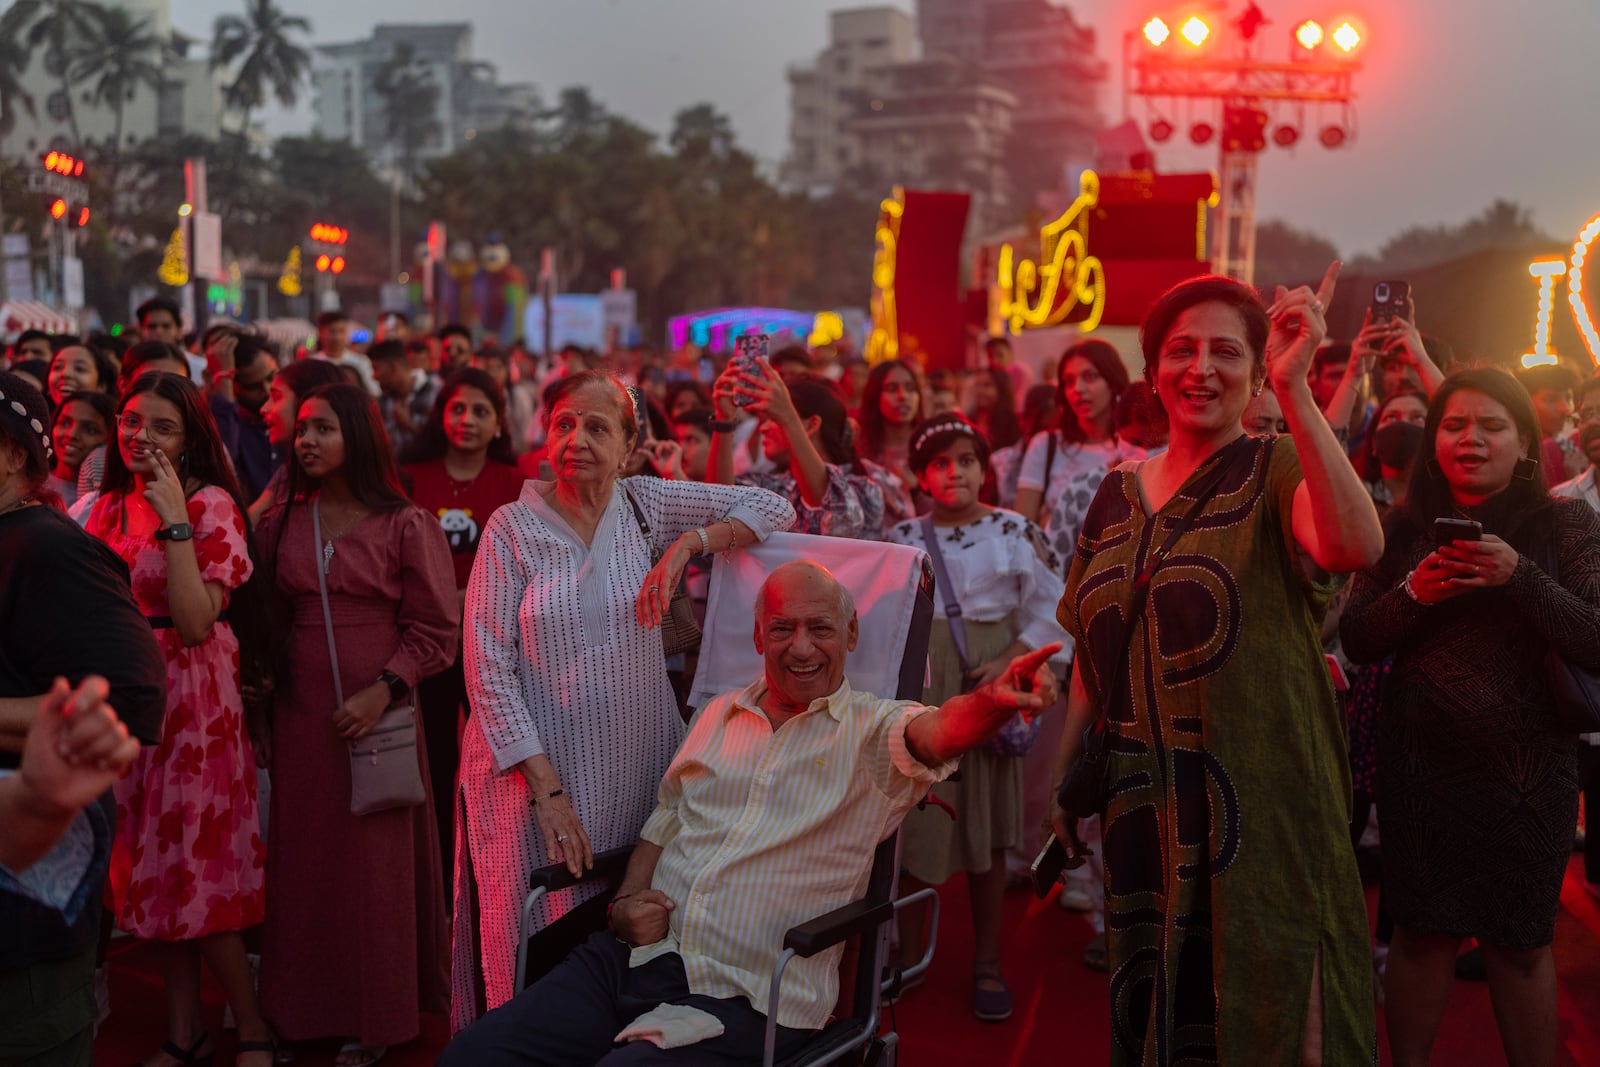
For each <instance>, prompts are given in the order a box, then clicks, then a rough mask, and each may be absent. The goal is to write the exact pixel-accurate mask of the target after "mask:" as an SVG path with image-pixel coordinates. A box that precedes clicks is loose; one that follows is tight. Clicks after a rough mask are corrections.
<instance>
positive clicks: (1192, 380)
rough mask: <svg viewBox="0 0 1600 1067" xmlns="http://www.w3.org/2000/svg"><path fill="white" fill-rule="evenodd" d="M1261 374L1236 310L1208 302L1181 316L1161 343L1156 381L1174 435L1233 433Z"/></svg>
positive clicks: (1184, 311)
mask: <svg viewBox="0 0 1600 1067" xmlns="http://www.w3.org/2000/svg"><path fill="white" fill-rule="evenodd" d="M1259 375H1260V372H1259V371H1258V370H1257V369H1256V365H1255V358H1254V355H1253V354H1252V353H1251V351H1250V347H1249V344H1248V343H1247V341H1246V335H1245V322H1244V316H1242V315H1240V314H1239V312H1238V311H1236V310H1235V309H1233V308H1231V307H1229V306H1228V305H1226V304H1221V303H1206V304H1196V305H1195V306H1194V307H1191V308H1186V309H1184V310H1183V311H1181V312H1179V314H1178V316H1177V318H1175V319H1174V320H1173V322H1172V327H1171V328H1170V329H1169V330H1167V335H1166V337H1165V338H1164V339H1163V340H1162V342H1161V355H1160V362H1159V363H1158V364H1157V365H1156V376H1155V377H1156V383H1155V384H1156V393H1157V394H1158V395H1159V396H1160V397H1161V404H1162V406H1163V407H1165V408H1166V410H1167V416H1168V418H1169V419H1170V421H1171V426H1172V434H1173V436H1174V437H1179V436H1187V437H1191V438H1200V439H1211V438H1214V437H1217V436H1218V435H1220V434H1224V433H1227V432H1229V431H1230V430H1232V431H1237V430H1238V429H1239V420H1240V418H1241V416H1242V415H1243V414H1244V409H1245V405H1247V404H1248V403H1249V402H1250V393H1251V390H1252V389H1254V388H1255V385H1256V383H1257V381H1258V380H1259Z"/></svg>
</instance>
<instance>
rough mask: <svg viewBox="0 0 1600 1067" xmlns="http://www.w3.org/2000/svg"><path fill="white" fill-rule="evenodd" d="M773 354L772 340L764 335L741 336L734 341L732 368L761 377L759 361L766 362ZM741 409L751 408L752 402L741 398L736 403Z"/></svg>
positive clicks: (750, 334)
mask: <svg viewBox="0 0 1600 1067" xmlns="http://www.w3.org/2000/svg"><path fill="white" fill-rule="evenodd" d="M771 353H772V338H771V337H770V336H768V335H767V334H764V333H746V334H740V335H739V336H738V337H735V338H734V339H733V361H732V364H731V365H732V366H733V367H734V368H735V369H736V370H741V371H744V372H745V373H746V374H753V375H757V376H759V375H760V374H761V368H760V367H759V366H757V361H758V360H764V359H766V358H767V357H768V356H769V355H771ZM734 403H735V404H738V405H739V406H740V407H742V408H745V407H749V406H750V404H751V400H750V398H749V397H747V396H741V397H739V398H738V399H737V400H735V401H734Z"/></svg>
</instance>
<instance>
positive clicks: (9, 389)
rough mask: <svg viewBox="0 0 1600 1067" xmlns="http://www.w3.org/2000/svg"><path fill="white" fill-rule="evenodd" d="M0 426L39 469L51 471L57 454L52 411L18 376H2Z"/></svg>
mask: <svg viewBox="0 0 1600 1067" xmlns="http://www.w3.org/2000/svg"><path fill="white" fill-rule="evenodd" d="M0 422H3V424H4V426H5V429H6V437H8V438H9V439H11V440H12V441H15V442H16V443H17V444H18V445H19V446H20V447H22V448H25V449H27V450H28V451H29V452H30V453H31V454H32V457H33V459H34V462H35V463H36V464H37V465H38V466H39V467H41V468H42V469H44V470H47V471H48V470H49V469H50V464H51V460H52V458H53V456H54V454H55V449H54V448H52V447H51V445H50V426H49V422H50V408H49V406H48V405H46V404H45V402H44V397H43V396H41V395H40V393H39V390H37V389H35V388H34V387H33V386H31V385H29V384H28V383H27V382H26V381H25V380H23V379H22V378H20V377H18V376H17V375H15V374H0Z"/></svg>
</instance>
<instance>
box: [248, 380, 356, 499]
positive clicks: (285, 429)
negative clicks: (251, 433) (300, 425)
mask: <svg viewBox="0 0 1600 1067" xmlns="http://www.w3.org/2000/svg"><path fill="white" fill-rule="evenodd" d="M346 381H347V379H346V377H345V373H344V371H343V370H341V369H340V368H339V364H337V363H333V362H331V361H329V360H326V359H301V360H296V361H295V362H293V363H290V364H288V365H287V366H284V367H283V368H281V369H280V370H279V371H278V373H277V374H276V375H274V376H273V379H272V385H271V386H270V387H269V388H268V389H267V400H266V403H264V404H262V405H261V422H262V424H263V425H264V426H265V427H266V429H267V444H268V445H269V446H270V447H271V449H272V455H273V458H274V460H275V461H276V463H277V464H278V467H277V470H275V471H274V472H273V475H272V478H271V479H270V480H269V481H268V482H267V487H266V488H265V489H263V490H262V491H261V495H260V496H258V497H256V499H255V500H253V501H251V503H250V511H249V515H250V523H251V525H254V524H256V523H258V522H260V521H261V516H263V515H265V514H266V513H267V512H268V511H269V510H270V509H271V508H272V506H273V505H274V504H282V503H283V501H284V494H285V493H286V492H287V490H288V479H289V467H290V465H291V457H290V453H291V452H292V451H293V445H294V423H295V418H296V417H297V416H298V415H299V413H300V398H301V397H303V396H305V395H306V394H308V393H310V392H311V391H312V390H313V389H318V388H321V387H322V386H324V385H343V384H344V383H345V382H346Z"/></svg>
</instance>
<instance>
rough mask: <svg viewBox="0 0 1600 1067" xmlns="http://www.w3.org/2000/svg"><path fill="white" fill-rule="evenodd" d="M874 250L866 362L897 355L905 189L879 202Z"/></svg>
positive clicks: (897, 187)
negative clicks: (896, 285)
mask: <svg viewBox="0 0 1600 1067" xmlns="http://www.w3.org/2000/svg"><path fill="white" fill-rule="evenodd" d="M878 210H879V215H878V230H877V245H878V249H877V252H876V253H875V254H874V255H873V257H872V332H871V333H870V334H868V335H867V343H866V346H865V350H864V351H863V353H862V355H863V356H864V357H865V358H866V361H867V362H868V363H879V362H882V361H883V360H886V359H895V358H897V357H898V356H899V355H900V324H899V314H898V313H897V311H896V306H895V293H894V280H895V263H896V257H898V255H899V249H900V219H901V216H903V215H904V214H905V213H906V201H905V190H904V189H902V188H900V187H899V186H895V190H894V195H893V196H891V197H889V198H887V199H885V200H884V201H883V203H882V204H881V205H879V209H878Z"/></svg>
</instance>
